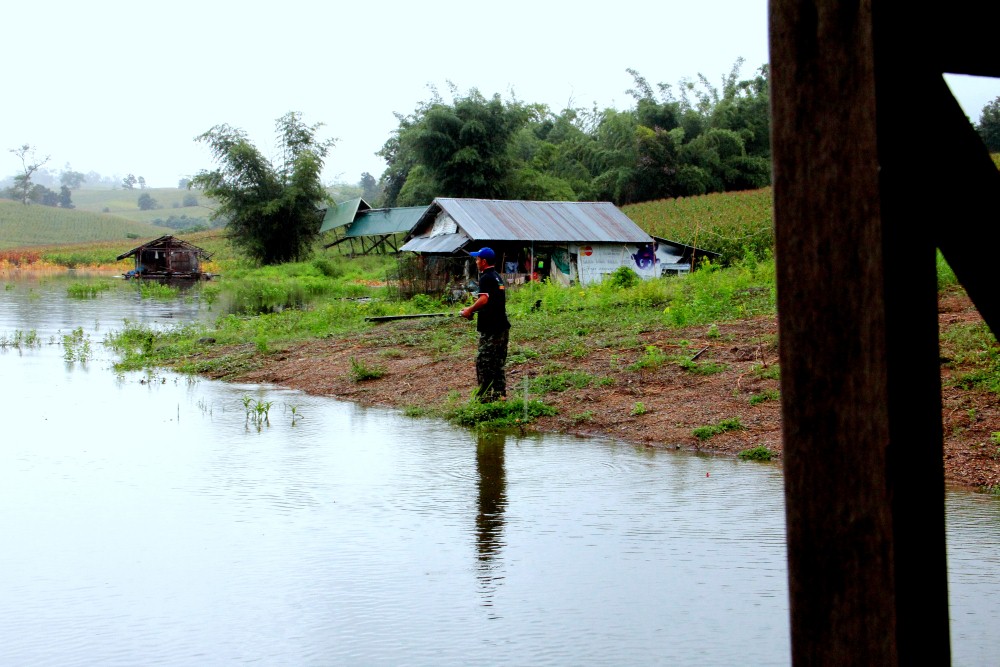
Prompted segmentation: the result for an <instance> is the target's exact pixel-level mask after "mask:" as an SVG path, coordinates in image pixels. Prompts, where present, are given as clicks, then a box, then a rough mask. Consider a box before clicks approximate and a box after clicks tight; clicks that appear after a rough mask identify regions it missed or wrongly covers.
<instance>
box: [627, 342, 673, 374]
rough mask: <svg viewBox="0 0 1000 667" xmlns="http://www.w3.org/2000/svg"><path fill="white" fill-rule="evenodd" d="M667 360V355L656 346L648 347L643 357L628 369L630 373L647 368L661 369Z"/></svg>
mask: <svg viewBox="0 0 1000 667" xmlns="http://www.w3.org/2000/svg"><path fill="white" fill-rule="evenodd" d="M666 360H667V355H666V354H665V353H664V352H663V350H661V349H660V348H658V347H657V346H655V345H647V346H646V351H645V352H644V353H643V355H642V357H641V358H640V359H639V360H638V361H636V362H635V363H634V364H632V365H630V366H629V367H628V370H630V371H638V370H642V369H646V368H659V367H660V366H662V365H663V363H664V362H665V361H666Z"/></svg>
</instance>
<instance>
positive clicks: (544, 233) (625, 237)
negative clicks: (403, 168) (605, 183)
mask: <svg viewBox="0 0 1000 667" xmlns="http://www.w3.org/2000/svg"><path fill="white" fill-rule="evenodd" d="M440 210H443V211H445V212H446V213H447V214H448V215H450V216H451V217H452V218H453V219H454V220H455V222H456V223H458V226H459V227H460V228H461V230H462V231H463V232H465V234H467V235H468V236H469V238H471V239H475V240H477V241H540V242H556V243H566V242H581V243H582V242H590V243H601V242H604V243H652V242H653V239H652V237H651V236H650V235H649V234H647V233H646V232H644V231H642V229H640V228H639V226H638V225H636V224H635V223H634V222H632V220H630V219H629V217H628V216H627V215H625V214H624V213H623V212H622V211H621V210H619V209H618V208H617V207H616V206H615V205H614V204H612V203H611V202H562V201H560V202H557V201H518V200H503V199H457V198H450V197H438V198H437V199H435V200H434V202H433V203H432V204H431V206H430V207H428V209H427V212H426V213H425V214H424V216H423V217H422V218H421V220H420V224H419V226H418V227H417V228H416V229H415V231H417V229H419V230H423V229H425V228H427V227H428V226H429V225H430V224H432V223H433V221H434V218H436V217H437V214H438V211H440ZM403 249H407V248H406V246H403Z"/></svg>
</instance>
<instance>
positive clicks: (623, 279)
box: [607, 266, 642, 289]
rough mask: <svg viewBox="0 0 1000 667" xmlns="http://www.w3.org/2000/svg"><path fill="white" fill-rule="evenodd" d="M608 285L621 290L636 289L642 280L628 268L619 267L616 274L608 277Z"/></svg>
mask: <svg viewBox="0 0 1000 667" xmlns="http://www.w3.org/2000/svg"><path fill="white" fill-rule="evenodd" d="M607 280H608V284H609V285H611V286H612V287H617V288H619V289H627V288H629V287H635V286H636V285H638V284H639V281H640V280H642V278H640V277H639V275H638V274H637V273H636V272H635V271H633V270H632V269H630V268H629V267H627V266H619V267H618V268H617V269H615V271H614V273H612V274H611V275H610V276H608V279H607Z"/></svg>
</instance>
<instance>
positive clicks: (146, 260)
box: [116, 235, 212, 280]
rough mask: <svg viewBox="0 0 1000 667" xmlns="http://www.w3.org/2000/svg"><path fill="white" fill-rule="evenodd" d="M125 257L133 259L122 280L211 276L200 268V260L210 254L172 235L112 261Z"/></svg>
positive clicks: (190, 278) (123, 254)
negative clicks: (133, 264)
mask: <svg viewBox="0 0 1000 667" xmlns="http://www.w3.org/2000/svg"><path fill="white" fill-rule="evenodd" d="M128 257H133V258H135V267H134V268H133V269H132V270H131V271H128V272H127V273H125V274H124V277H125V278H126V279H128V278H146V279H148V278H152V279H171V280H173V279H177V280H208V279H210V278H211V277H212V274H211V273H206V272H204V271H202V269H201V260H203V259H204V260H207V259H210V258H211V257H212V253H210V252H208V251H206V250H204V249H202V248H199V247H198V246H196V245H192V244H190V243H188V242H187V241H182V240H180V239H179V238H176V237H174V236H169V235H168V236H161V237H160V238H158V239H155V240H153V241H150V242H149V243H144V244H143V245H141V246H137V247H135V248H132V249H131V250H129V251H128V252H126V253H122V254H121V255H118V257H117V258H116V259H117V260H118V261H121V260H123V259H126V258H128Z"/></svg>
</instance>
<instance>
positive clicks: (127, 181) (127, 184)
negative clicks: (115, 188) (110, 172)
mask: <svg viewBox="0 0 1000 667" xmlns="http://www.w3.org/2000/svg"><path fill="white" fill-rule="evenodd" d="M137 182H138V181H137V179H136V177H135V174H129V175H128V176H126V177H125V178H123V179H122V187H123V188H125V189H126V190H134V189H135V184H136V183H137Z"/></svg>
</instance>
